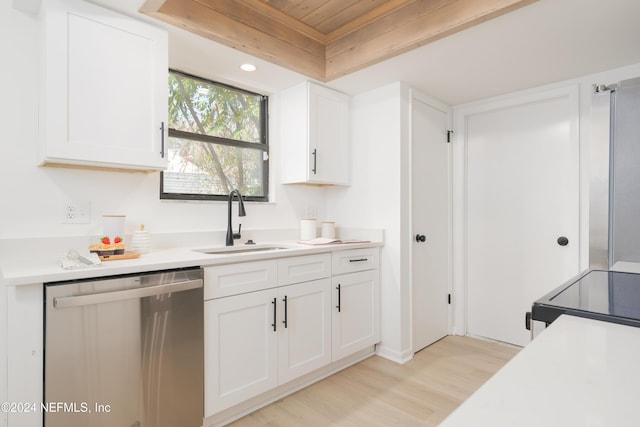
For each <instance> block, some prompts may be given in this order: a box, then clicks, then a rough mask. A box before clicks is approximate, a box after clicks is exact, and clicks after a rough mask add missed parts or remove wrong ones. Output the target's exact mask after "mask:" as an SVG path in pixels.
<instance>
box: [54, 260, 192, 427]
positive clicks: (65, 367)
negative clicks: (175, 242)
mask: <svg viewBox="0 0 640 427" xmlns="http://www.w3.org/2000/svg"><path fill="white" fill-rule="evenodd" d="M44 289H45V304H46V305H45V343H44V344H45V357H44V400H43V402H44V410H43V412H44V425H45V427H58V426H60V427H62V426H64V427H75V426H82V427H113V426H119V427H176V426H181V427H199V426H201V425H202V421H203V416H204V332H203V329H204V324H203V322H204V320H203V314H204V313H203V309H204V299H203V273H202V269H199V268H198V269H182V270H172V271H162V272H154V273H149V274H143V275H135V276H133V275H131V276H129V275H128V276H117V277H115V278H105V279H102V280H90V281H72V282H57V283H46V284H45V287H44Z"/></svg>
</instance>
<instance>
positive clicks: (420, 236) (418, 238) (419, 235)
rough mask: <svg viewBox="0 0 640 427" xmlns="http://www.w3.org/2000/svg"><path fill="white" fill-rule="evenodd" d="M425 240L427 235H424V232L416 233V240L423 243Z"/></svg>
mask: <svg viewBox="0 0 640 427" xmlns="http://www.w3.org/2000/svg"><path fill="white" fill-rule="evenodd" d="M426 241H427V236H425V235H424V234H416V242H418V243H424V242H426Z"/></svg>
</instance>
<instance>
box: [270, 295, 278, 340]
mask: <svg viewBox="0 0 640 427" xmlns="http://www.w3.org/2000/svg"><path fill="white" fill-rule="evenodd" d="M276 302H278V300H277V298H274V299H273V301H271V304H273V323H272V324H271V326H273V332H276Z"/></svg>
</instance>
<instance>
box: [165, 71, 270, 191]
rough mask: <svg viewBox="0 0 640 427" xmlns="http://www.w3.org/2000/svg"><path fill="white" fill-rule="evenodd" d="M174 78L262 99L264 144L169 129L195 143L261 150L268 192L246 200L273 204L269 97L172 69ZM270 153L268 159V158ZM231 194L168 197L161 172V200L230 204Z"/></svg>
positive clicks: (172, 132)
mask: <svg viewBox="0 0 640 427" xmlns="http://www.w3.org/2000/svg"><path fill="white" fill-rule="evenodd" d="M169 73H171V74H179V75H181V76H183V77H186V78H189V79H194V80H199V81H202V82H204V83H207V84H210V85H214V86H219V87H223V88H225V89H229V90H234V91H237V92H240V93H243V94H246V95H250V96H259V97H260V136H261V142H260V143H255V142H246V141H238V140H235V139H228V138H222V137H218V136H211V135H202V134H197V133H191V132H185V131H181V130H176V129H173V128H168V134H169V137H175V138H183V139H190V140H193V141H199V142H206V143H211V144H218V145H227V146H232V147H238V148H250V149H253V150H256V149H258V150H261V151H262V153H263V155H262V156H263V165H262V187H263V190H264V195H263V196H248V195H245V194H243V195H242V199H243V200H245V201H250V202H269V160H270V154H269V97H268V96H267V95H264V94H261V93H256V92H252V91H249V90H246V89H242V88H239V87H236V86H232V85H228V84H225V83H221V82H216V81H214V80H210V79H206V78H204V77H200V76H195V75H193V74H189V73H185V72H183V71H180V70H175V69H171V68H170V69H169ZM265 153H266V156H265ZM228 198H229V195H228V194H191V193H165V192H164V172H163V171H160V199H161V200H204V201H212V200H217V201H227V200H228Z"/></svg>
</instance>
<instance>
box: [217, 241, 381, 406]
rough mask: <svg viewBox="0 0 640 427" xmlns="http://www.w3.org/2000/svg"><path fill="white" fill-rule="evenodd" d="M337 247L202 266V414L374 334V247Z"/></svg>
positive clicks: (361, 345) (313, 367) (312, 367)
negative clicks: (330, 250)
mask: <svg viewBox="0 0 640 427" xmlns="http://www.w3.org/2000/svg"><path fill="white" fill-rule="evenodd" d="M338 254H339V255H336V254H334V255H333V256H332V254H331V253H324V254H316V255H308V256H300V257H290V258H282V259H278V260H268V261H256V262H247V263H238V264H228V265H221V266H215V267H207V268H205V292H204V294H205V302H204V314H205V417H210V416H213V415H216V414H219V413H220V412H222V411H223V410H225V409H228V408H231V407H233V406H235V405H238V404H240V403H243V402H245V401H247V400H248V399H251V398H253V397H256V396H258V395H260V394H262V393H265V392H268V391H270V390H272V389H274V388H276V387H278V386H282V385H285V384H287V383H290V382H291V381H293V380H295V379H297V378H300V377H302V376H303V375H306V374H309V373H312V372H314V371H317V370H319V369H321V368H323V367H327V365H329V364H330V363H332V362H336V361H337V360H339V359H341V358H344V357H346V356H349V355H352V354H353V353H356V352H358V351H360V350H364V349H366V348H367V347H368V346H372V345H373V344H376V343H377V342H378V341H379V336H380V323H379V316H378V298H379V291H378V270H377V249H376V248H374V249H371V250H368V251H364V252H363V251H362V250H361V251H357V252H351V251H340V252H339V253H338ZM336 256H337V257H336ZM349 260H352V261H351V262H350V261H349ZM363 260H364V261H363ZM336 262H340V263H342V264H343V265H344V266H343V267H341V268H338V269H337V271H338V272H339V273H342V274H340V275H337V276H333V277H332V276H331V272H332V265H335V263H336ZM360 270H366V271H360ZM334 274H335V273H334ZM276 276H277V280H276V279H275V277H276ZM293 281H296V283H292V282H293ZM338 288H339V291H338ZM233 292H235V293H236V294H231V295H230V293H233ZM338 299H339V300H338ZM284 387H285V389H286V385H285V386H284Z"/></svg>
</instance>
